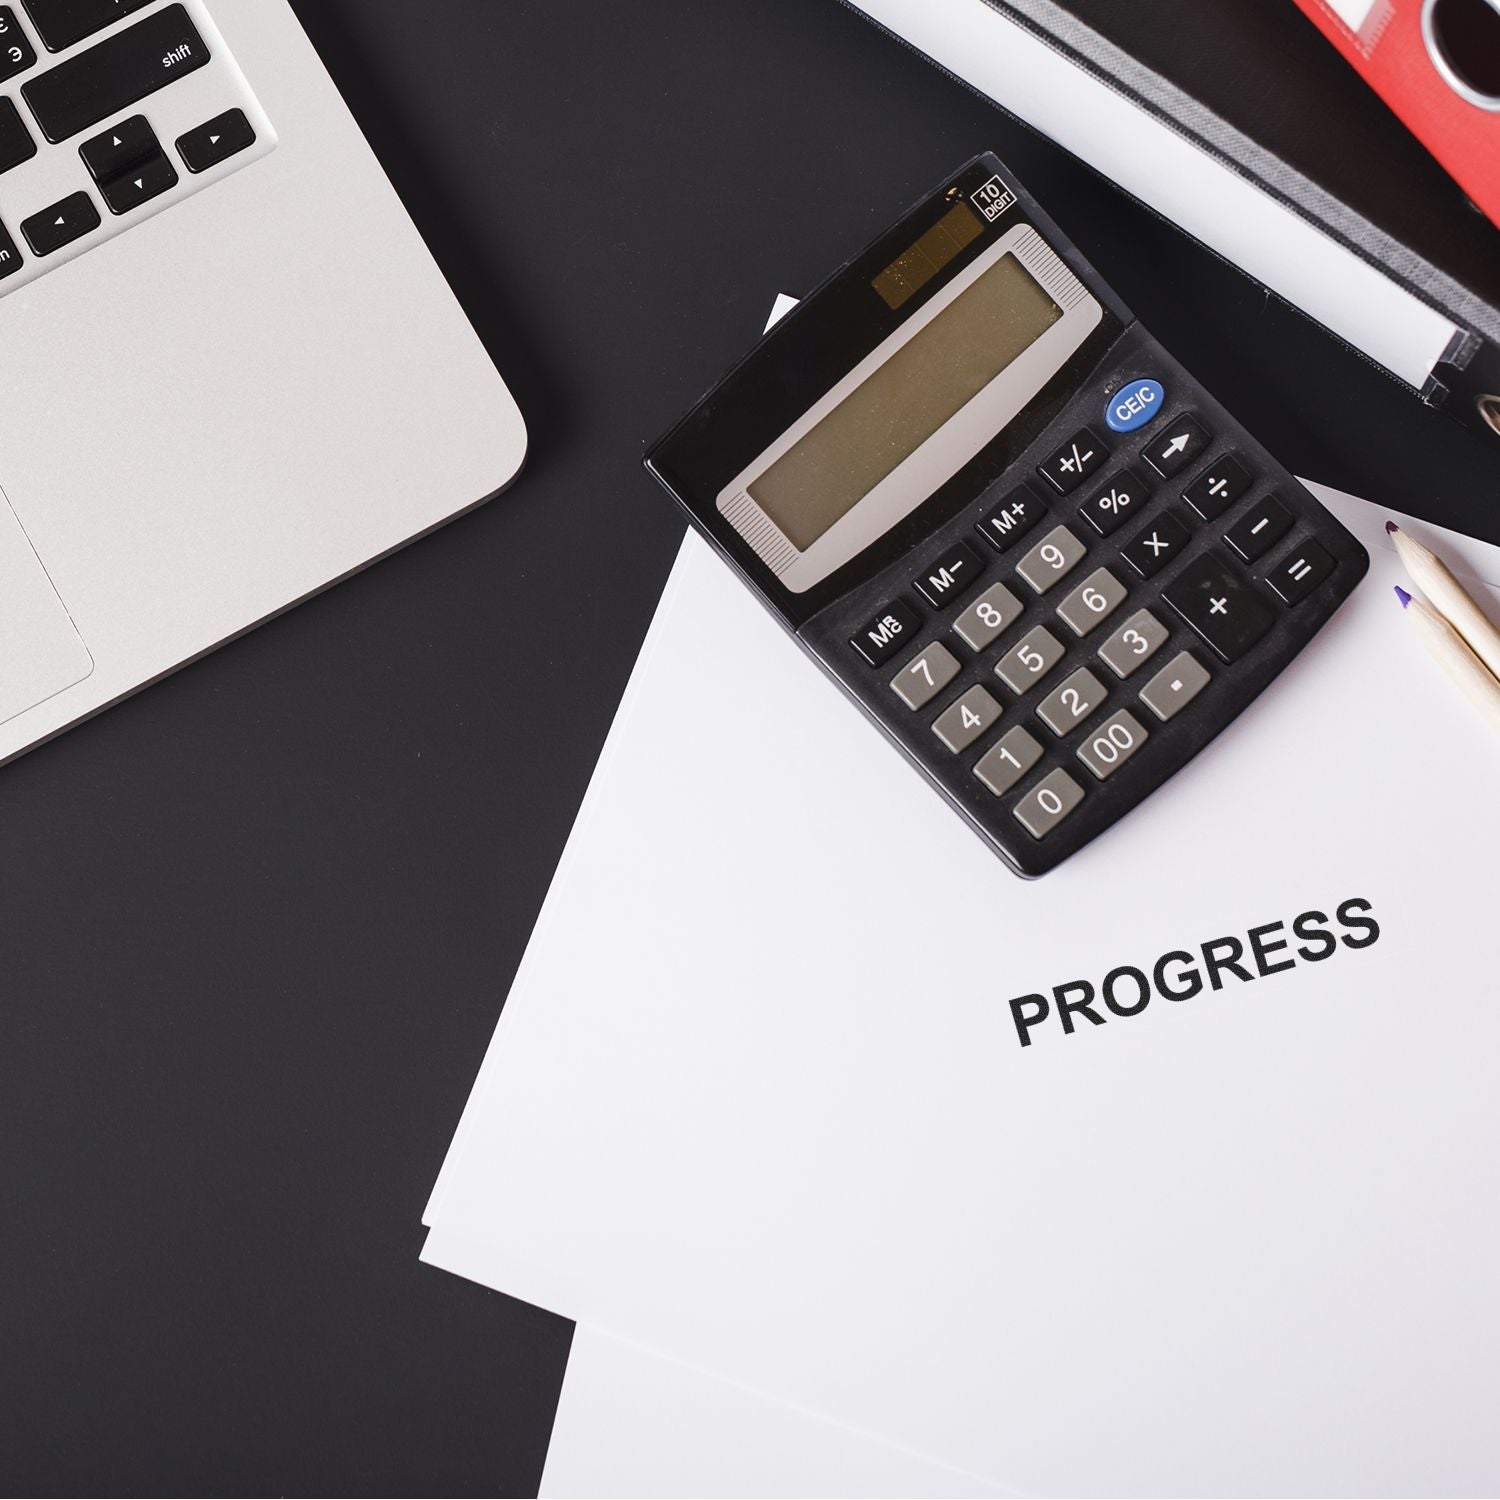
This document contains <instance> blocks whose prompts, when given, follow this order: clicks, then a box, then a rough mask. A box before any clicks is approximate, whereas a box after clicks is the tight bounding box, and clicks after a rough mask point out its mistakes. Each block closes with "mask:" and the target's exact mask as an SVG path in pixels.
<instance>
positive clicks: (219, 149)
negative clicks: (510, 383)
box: [0, 0, 526, 760]
mask: <svg viewBox="0 0 1500 1500" xmlns="http://www.w3.org/2000/svg"><path fill="white" fill-rule="evenodd" d="M0 226H3V228H0V760H3V759H5V758H8V757H10V756H13V755H15V754H18V753H19V752H20V751H22V750H24V749H26V748H27V747H28V746H30V745H33V744H35V743H37V742H38V741H39V740H42V739H44V738H46V737H47V736H49V735H52V734H55V733H57V732H58V731H59V730H61V729H64V728H66V727H67V726H69V725H70V724H73V723H76V722H77V721H78V720H79V719H81V718H84V717H86V716H87V715H89V714H91V713H93V712H95V711H97V710H98V709H100V708H103V707H105V706H107V705H108V704H110V703H113V702H115V701H117V700H118V699H120V698H121V697H123V696H125V695H126V694H128V693H130V692H132V691H134V690H135V689H137V688H139V687H142V686H143V685H145V684H146V683H149V682H151V681H153V680H154V679H156V678H158V677H161V676H162V675H163V674H165V673H167V672H170V671H172V670H173V669H174V668H175V667H178V666H181V665H182V664H183V663H185V662H187V661H190V660H192V659H193V658H194V657H197V656H200V655H202V654H203V653H204V652H206V651H209V650H211V649H212V648H213V647H215V646H217V645H219V644H221V643H222V642H224V641H225V640H227V639H229V638H230V637H231V636H234V635H236V634H238V633H240V632H242V631H244V630H246V629H248V628H249V627H250V626H252V625H254V624H256V623H257V622H259V621H261V620H264V619H266V618H267V617H268V616H270V615H274V614H276V613H277V612H278V611H280V610H283V609H286V608H287V607H288V606H290V605H293V604H296V603H297V602H298V601H299V600H301V599H304V598H306V597H307V596H308V595H309V594H312V593H315V592H316V591H317V590H319V589H321V588H323V587H325V586H326V585H327V584H329V583H332V582H334V581H335V580H337V579H339V578H342V577H344V576H345V575H347V574H349V573H351V572H353V571H354V570H356V569H358V568H360V567H362V566H363V565H364V564H366V563H368V562H370V561H372V560H373V559H375V558H378V557H380V556H382V555H383V554H385V553H388V552H390V551H391V550H393V549H394V548H396V547H399V546H401V545H402V544H403V543H405V542H408V541H410V540H411V539H412V538H414V537H417V536H420V535H421V534H422V533H424V532H426V531H429V530H431V529H432V528H433V527H435V526H437V525H439V524H441V523H442V522H443V521H445V520H448V519H449V518H450V517H452V516H454V515H456V514H457V513H458V512H460V511H463V510H466V509H468V508H470V507H471V506H474V505H476V504H478V503H479V502H480V501H482V500H484V499H486V498H488V497H489V496H491V495H492V494H494V493H495V492H496V491H497V490H499V489H501V488H503V487H504V486H505V485H506V484H507V483H508V482H509V481H510V480H511V479H512V478H514V476H515V475H516V473H517V472H518V471H519V469H520V467H521V463H522V460H523V458H524V455H525V445H526V435H525V428H524V425H523V423H522V420H521V417H520V414H519V413H518V412H517V410H516V406H515V403H514V401H513V400H512V399H511V396H510V393H509V392H508V391H507V390H506V388H505V385H504V383H503V382H502V381H501V379H500V377H499V375H498V374H497V373H496V371H495V369H494V366H493V365H492V364H491V362H490V360H489V358H488V356H487V355H486V353H485V351H484V349H483V348H482V347H481V345H480V343H479V340H478V338H477V337H476V336H475V334H474V332H473V330H472V329H471V328H470V327H469V325H468V322H467V321H466V319H465V318H464V316H463V314H462V312H461V311H460V310H459V308H458V306H457V304H456V302H455V301H454V298H453V295H452V293H451V292H450V290H449V289H448V286H447V285H446V283H445V282H444V280H443V278H442V276H441V274H440V273H439V271H438V269H437V267H436V266H435V265H434V264H433V261H432V260H431V258H430V257H429V255H428V253H427V250H426V249H425V247H424V246H423V244H422V241H421V239H420V238H419V236H418V234H417V232H416V230H415V228H414V227H413V225H412V223H411V221H410V220H409V219H408V218H407V216H406V213H405V211H404V210H403V209H402V207H401V204H400V202H399V201H398V200H397V198H396V196H395V193H394V192H393V191H392V189H391V186H390V184H389V183H388V182H387V180H386V178H385V176H384V174H383V173H382V171H381V169H380V167H379V165H378V163H377V162H376V161H375V159H374V157H373V155H372V154H371V152H370V149H369V147H368V146H367V145H366V143H365V141H364V138H363V137H362V136H361V134H360V132H359V130H358V128H357V127H356V125H355V123H354V121H353V119H352V118H351V116H350V114H349V112H348V110H347V109H346V108H345V106H344V104H343V101H342V100H341V99H340V97H339V95H338V93H337V91H336V90H335V88H334V86H333V83H332V81H331V80H330V79H329V77H328V75H327V73H326V72H325V71H324V69H323V67H322V65H321V63H320V62H319V61H318V58H317V55H316V54H315V52H314V51H313V49H312V46H311V45H310V43H309V42H308V40H307V38H306V36H305V35H304V34H303V32H302V30H301V27H300V26H299V24H298V23H297V20H296V18H295V17H294V16H293V14H292V11H291V9H290V8H289V6H288V5H287V3H286V0H171V3H165V0H12V3H10V4H0Z"/></svg>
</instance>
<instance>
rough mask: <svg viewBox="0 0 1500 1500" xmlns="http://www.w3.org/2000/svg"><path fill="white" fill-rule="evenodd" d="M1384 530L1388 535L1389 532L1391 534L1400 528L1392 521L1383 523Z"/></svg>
mask: <svg viewBox="0 0 1500 1500" xmlns="http://www.w3.org/2000/svg"><path fill="white" fill-rule="evenodd" d="M1385 529H1386V532H1387V534H1389V533H1390V532H1393V531H1400V530H1401V528H1400V527H1399V526H1398V525H1397V524H1396V523H1395V522H1394V521H1387V522H1386V523H1385Z"/></svg>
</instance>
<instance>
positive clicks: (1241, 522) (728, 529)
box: [646, 155, 1369, 875]
mask: <svg viewBox="0 0 1500 1500" xmlns="http://www.w3.org/2000/svg"><path fill="white" fill-rule="evenodd" d="M646 465H647V468H648V469H649V470H650V471H651V473H653V474H654V475H655V476H656V477H657V479H659V480H660V481H661V483H662V484H664V485H665V486H666V488H667V489H668V490H670V491H671V492H672V494H673V495H675V496H676V498H677V499H678V501H679V502H680V503H681V504H682V506H683V507H684V509H685V510H686V511H687V513H688V516H689V517H690V518H691V520H692V522H693V524H694V525H695V526H696V527H697V528H698V529H699V530H700V531H702V532H703V534H704V535H705V536H706V537H707V538H708V539H709V540H710V541H711V542H712V543H713V545H714V546H715V547H716V548H717V549H718V550H719V552H720V553H722V554H723V555H724V556H725V557H726V558H727V559H728V560H729V562H730V563H731V564H733V566H734V567H735V568H736V569H737V571H738V572H739V573H740V574H741V576H742V577H743V578H744V579H745V581H746V582H747V583H748V584H749V585H750V586H751V587H752V588H753V589H754V590H755V591H756V593H757V594H759V595H760V597H761V599H762V600H763V601H764V602H765V604H766V606H767V607H768V608H769V609H770V610H771V611H772V612H773V613H774V614H775V615H776V616H777V618H778V619H779V620H781V622H782V623H783V624H784V625H785V626H786V628H787V629H788V630H790V631H791V632H792V633H793V634H794V635H795V636H796V638H797V640H798V641H799V642H800V643H801V645H802V647H803V649H804V650H806V651H807V652H808V653H809V654H810V655H812V656H813V657H814V658H815V659H816V660H817V662H818V663H819V665H820V666H822V667H823V669H824V670H825V671H826V672H827V673H828V674H829V675H830V676H831V677H833V679H834V680H835V681H836V682H837V683H838V684H839V686H840V687H842V688H843V689H844V691H845V692H846V693H848V694H849V696H850V697H851V698H853V699H854V700H855V702H856V703H857V704H858V705H859V706H860V707H861V708H862V709H863V710H864V711H865V713H866V714H867V715H868V716H869V717H870V718H871V719H872V720H873V721H874V722H875V724H876V725H877V726H878V727H879V728H880V729H881V730H882V731H883V732H884V734H885V735H886V736H887V737H888V738H889V739H890V740H892V741H893V742H894V743H895V744H896V746H897V747H898V748H899V749H900V750H901V751H902V752H903V753H904V754H905V755H906V757H907V759H908V760H910V761H911V762H912V764H913V765H915V766H916V768H917V769H918V770H919V771H921V773H922V774H923V775H924V776H925V777H926V778H927V779H928V780H929V781H930V782H931V783H932V784H933V785H934V786H935V787H936V788H937V789H938V791H940V792H941V793H942V794H943V796H944V797H946V798H947V800H948V802H949V803H950V804H951V805H952V806H953V807H954V808H955V809H957V811H958V812H960V813H961V814H962V815H963V816H964V818H965V819H967V820H968V822H969V823H970V824H971V825H972V827H973V828H974V829H975V830H976V831H977V832H978V833H979V834H980V836H981V837H982V838H984V839H985V840H986V841H987V842H988V843H989V844H990V845H991V846H992V847H993V848H994V849H995V850H996V851H997V852H998V853H999V854H1000V855H1001V856H1003V857H1004V859H1005V860H1006V861H1007V862H1008V863H1009V864H1010V865H1011V866H1012V867H1013V868H1014V869H1015V870H1016V871H1018V872H1019V873H1021V874H1023V875H1041V874H1044V873H1045V872H1046V871H1048V870H1050V869H1052V868H1053V867H1054V866H1055V865H1057V864H1059V863H1060V862H1061V861H1062V860H1064V859H1066V858H1067V857H1068V856H1069V855H1070V854H1072V853H1074V852H1075V851H1076V850H1077V849H1080V848H1081V847H1082V846H1083V845H1084V844H1086V843H1088V842H1089V841H1090V840H1091V839H1093V838H1094V837H1095V836H1096V835H1098V834H1100V833H1102V832H1103V831H1104V830H1105V829H1106V828H1108V827H1109V826H1110V825H1111V824H1112V823H1114V822H1115V821H1116V820H1117V819H1119V818H1121V817H1123V816H1124V814H1126V813H1127V812H1129V811H1130V810H1131V809H1132V808H1133V807H1135V806H1136V805H1137V803H1139V802H1141V801H1142V800H1143V799H1144V798H1145V797H1147V796H1148V795H1149V794H1150V793H1151V792H1153V791H1154V790H1155V789H1156V788H1157V787H1159V786H1160V785H1161V784H1162V783H1163V782H1164V781H1166V779H1167V778H1168V777H1169V776H1171V775H1172V774H1173V773H1174V772H1175V771H1177V770H1178V769H1180V768H1181V767H1182V766H1183V765H1185V764H1186V763H1187V762H1188V761H1189V760H1190V759H1191V758H1192V757H1193V756H1195V755H1196V754H1198V752H1199V751H1200V750H1202V749H1203V748H1204V747H1205V746H1206V745H1207V744H1208V743H1209V741H1210V740H1212V739H1213V738H1214V737H1215V736H1216V735H1217V734H1218V733H1219V732H1220V731H1221V730H1222V729H1224V728H1225V726H1226V725H1228V724H1229V723H1230V721H1231V720H1233V719H1234V718H1235V717H1236V716H1237V715H1238V714H1239V713H1240V712H1241V711H1242V710H1244V709H1245V708H1246V707H1247V705H1248V704H1249V703H1250V702H1251V701H1252V700H1253V699H1254V698H1255V697H1256V696H1257V695H1258V694H1259V693H1261V692H1262V691H1263V690H1264V689H1265V688H1266V687H1267V686H1268V685H1269V684H1270V683H1271V681H1272V679H1273V678H1275V677H1276V675H1277V674H1278V673H1279V672H1280V671H1281V670H1282V669H1283V668H1284V667H1285V666H1286V665H1287V663H1288V662H1290V661H1291V660H1292V658H1293V657H1294V656H1296V655H1297V653H1298V652H1299V651H1301V650H1302V648H1303V647H1304V646H1305V645H1307V643H1308V642H1309V641H1310V640H1311V639H1312V637H1313V636H1314V635H1315V634H1316V633H1317V631H1318V630H1319V629H1321V627H1322V626H1323V625H1324V624H1326V623H1327V621H1328V619H1329V617H1330V616H1331V615H1332V614H1333V612H1334V611H1335V610H1336V609H1337V608H1338V607H1339V605H1340V604H1341V603H1342V602H1343V601H1344V600H1345V599H1346V598H1347V597H1348V595H1349V593H1350V591H1351V590H1352V589H1353V588H1354V586H1355V584H1356V583H1358V582H1359V580H1360V578H1361V577H1363V575H1364V573H1365V571H1366V569H1367V568H1368V566H1369V558H1368V557H1367V555H1366V554H1365V552H1364V549H1363V548H1362V547H1361V546H1360V545H1359V543H1358V542H1357V541H1356V540H1355V539H1354V538H1353V537H1352V536H1351V535H1350V534H1349V533H1348V532H1347V531H1346V530H1345V529H1344V528H1343V527H1342V526H1341V525H1339V523H1338V522H1337V521H1336V520H1334V518H1333V517H1332V516H1331V515H1329V514H1328V512H1327V511H1326V510H1324V509H1323V508H1322V507H1321V506H1320V505H1319V504H1318V503H1317V502H1316V501H1315V500H1314V499H1313V498H1312V496H1311V495H1310V494H1308V492H1307V491H1306V490H1305V489H1304V488H1303V487H1302V486H1301V485H1300V484H1298V482H1297V481H1296V480H1295V479H1294V478H1293V477H1292V476H1291V475H1290V474H1289V473H1288V472H1287V471H1286V470H1285V469H1283V468H1282V467H1281V465H1280V464H1278V463H1277V462H1276V461H1275V460H1274V459H1273V458H1272V457H1271V455H1270V454H1269V453H1267V452H1266V451H1265V449H1264V448H1262V447H1261V446H1260V444H1259V443H1257V442H1256V441H1255V439H1254V438H1252V437H1251V436H1250V434H1249V433H1248V432H1246V431H1245V429H1244V428H1243V427H1241V426H1240V424H1239V423H1238V422H1236V421H1235V420H1234V418H1233V417H1231V416H1230V414H1229V413H1228V412H1227V411H1225V410H1224V408H1223V407H1222V406H1220V405H1219V403H1218V402H1217V401H1215V400H1214V399H1213V397H1212V396H1210V395H1209V393H1208V392H1207V391H1206V390H1204V388H1203V387H1202V386H1201V385H1199V384H1198V382H1197V381H1196V380H1194V379H1193V377H1192V376H1191V375H1189V374H1188V372H1187V371H1186V370H1185V369H1183V367H1182V366H1181V365H1180V364H1178V363H1177V361H1176V360H1175V359H1173V358H1172V356H1171V355H1170V354H1168V353H1167V351H1166V350H1165V349H1164V348H1162V346H1161V345H1160V344H1159V343H1157V341H1156V340H1155V339H1154V338H1153V337H1152V336H1151V335H1150V333H1148V332H1147V331H1146V329H1144V328H1143V327H1142V326H1141V325H1140V324H1139V323H1138V322H1137V321H1136V319H1135V318H1134V317H1133V316H1132V315H1131V313H1130V311H1129V310H1128V309H1127V308H1126V307H1125V305H1124V304H1123V303H1122V302H1121V301H1120V299H1119V298H1118V297H1117V296H1116V295H1115V293H1114V292H1113V291H1112V290H1111V289H1110V288H1109V286H1108V285H1106V283H1105V282H1104V280H1103V278H1102V277H1101V276H1100V275H1099V273H1098V272H1097V271H1095V270H1094V268H1093V267H1092V266H1091V265H1089V263H1088V262H1087V261H1086V260H1085V259H1084V257H1083V256H1082V255H1081V254H1080V253H1079V251H1078V250H1077V249H1076V248H1075V247H1074V246H1073V245H1072V244H1070V243H1069V241H1068V240H1067V239H1066V238H1065V237H1064V236H1063V235H1062V234H1061V233H1060V232H1059V230H1058V228H1057V226H1056V225H1055V224H1053V222H1052V221H1051V220H1050V219H1049V218H1048V217H1047V216H1046V214H1044V213H1043V212H1042V211H1041V209H1040V208H1039V207H1038V206H1037V204H1036V203H1035V202H1034V201H1033V200H1032V199H1031V197H1030V196H1029V195H1028V194H1027V193H1026V191H1025V190H1024V189H1023V188H1022V187H1021V185H1020V183H1019V182H1018V181H1017V180H1016V178H1015V176H1014V174H1012V173H1011V172H1009V171H1008V170H1007V169H1006V168H1005V166H1004V165H1003V164H1002V163H1001V162H1000V161H999V160H998V159H997V158H996V157H994V156H991V155H984V156H980V157H977V158H976V159H975V160H973V161H972V162H970V163H969V164H968V165H967V166H965V167H964V168H963V169H962V170H961V171H960V172H958V173H957V175H956V176H954V177H952V178H951V179H950V180H949V181H948V182H946V183H945V184H944V185H943V186H942V187H941V188H939V189H938V190H937V191H936V192H934V193H932V194H931V195H930V196H929V197H928V198H926V199H925V200H924V201H923V202H921V203H919V204H918V205H917V206H916V207H915V208H913V209H912V210H911V211H910V212H909V213H908V214H907V215H906V216H905V217H904V218H903V219H902V220H901V221H900V222H899V223H898V224H896V225H895V226H894V227H893V228H891V229H890V230H889V231H888V232H887V233H885V234H883V235H881V236H880V238H879V239H877V240H876V241H875V242H874V244H872V245H871V246H870V247H869V248H868V249H867V250H865V251H864V252H863V253H862V254H861V255H859V256H857V257H856V258H855V259H854V260H852V261H850V262H849V263H848V264H847V265H846V266H844V268H843V269H842V270H840V271H838V272H837V273H836V274H835V275H834V276H833V277H831V278H830V279H829V280H828V281H827V282H825V283H824V284H823V285H822V286H821V287H819V288H818V290H817V291H815V292H814V293H813V294H812V295H811V296H809V297H808V298H807V299H806V300H805V301H803V302H802V303H800V304H799V305H798V306H797V308H796V309H795V311H793V312H792V313H790V314H789V315H788V316H787V317H786V318H784V319H783V320H782V321H781V322H780V323H778V324H777V325H776V327H775V328H774V329H772V330H771V332H770V333H768V334H767V335H766V337H765V338H763V339H762V340H761V342H760V343H759V344H758V345H756V347H755V348H754V349H753V350H752V351H751V352H750V353H749V354H748V355H747V356H746V357H745V358H744V359H743V360H742V361H741V362H740V363H739V364H738V365H736V366H735V367H734V369H732V370H731V371H730V372H729V374H728V375H726V376H725V377H724V378H723V380H721V381H720V382H719V384H718V385H716V386H715V387H714V388H713V390H711V391H710V392H709V393H708V394H707V395H706V396H705V397H704V398H703V400H702V401H701V402H699V404H698V405H697V406H696V407H695V408H694V409H693V410H692V411H691V412H690V413H689V414H688V415H687V416H686V417H684V418H683V420H682V421H681V422H679V423H678V425H677V426H676V427H674V428H673V429H672V431H671V432H670V433H668V435H667V436H666V437H665V438H663V439H662V440H661V441H660V442H659V443H658V444H657V445H656V446H655V447H654V448H653V449H652V450H651V452H650V453H649V454H648V455H647V459H646Z"/></svg>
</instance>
